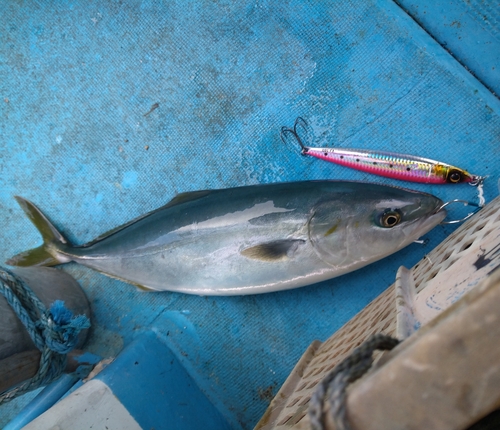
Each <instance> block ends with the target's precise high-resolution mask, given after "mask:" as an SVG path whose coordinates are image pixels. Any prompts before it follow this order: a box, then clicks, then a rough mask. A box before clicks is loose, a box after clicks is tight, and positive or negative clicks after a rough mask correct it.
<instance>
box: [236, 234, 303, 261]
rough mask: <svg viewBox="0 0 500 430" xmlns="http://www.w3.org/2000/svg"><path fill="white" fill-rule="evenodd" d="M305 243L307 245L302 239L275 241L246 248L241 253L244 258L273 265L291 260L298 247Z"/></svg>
mask: <svg viewBox="0 0 500 430" xmlns="http://www.w3.org/2000/svg"><path fill="white" fill-rule="evenodd" d="M303 243H305V240H302V239H284V240H275V241H272V242H266V243H260V244H258V245H255V246H251V247H249V248H245V249H244V250H242V251H241V252H240V253H241V255H243V256H244V257H247V258H250V259H252V260H260V261H266V262H269V263H271V262H274V261H283V260H286V259H288V258H290V256H291V255H292V254H293V253H294V252H295V251H296V250H297V247H298V246H299V245H301V244H303Z"/></svg>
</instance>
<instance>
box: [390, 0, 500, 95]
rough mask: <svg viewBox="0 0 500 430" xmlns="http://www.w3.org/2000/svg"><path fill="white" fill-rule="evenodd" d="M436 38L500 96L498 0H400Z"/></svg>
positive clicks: (499, 18)
mask: <svg viewBox="0 0 500 430" xmlns="http://www.w3.org/2000/svg"><path fill="white" fill-rule="evenodd" d="M396 2H397V3H398V4H400V5H401V7H402V8H403V9H404V10H405V11H407V12H408V13H409V14H410V16H411V17H412V18H413V19H415V20H416V21H417V22H418V23H419V24H420V25H421V26H422V27H423V28H425V29H426V30H427V31H428V32H429V34H430V35H432V37H434V38H435V39H436V40H437V41H438V42H439V43H440V44H441V45H442V46H443V47H444V48H445V49H446V50H447V51H448V52H450V53H451V54H452V55H453V56H454V57H455V58H456V59H457V60H458V61H460V62H461V63H462V64H463V65H464V66H465V67H467V68H468V69H469V70H470V71H471V72H472V73H474V75H475V76H476V77H477V78H478V79H479V80H480V81H481V82H482V83H483V84H484V85H486V86H487V87H488V88H490V89H491V90H492V91H494V92H495V93H496V94H497V97H498V95H500V6H499V4H498V1H497V0H465V1H448V0H397V1H396Z"/></svg>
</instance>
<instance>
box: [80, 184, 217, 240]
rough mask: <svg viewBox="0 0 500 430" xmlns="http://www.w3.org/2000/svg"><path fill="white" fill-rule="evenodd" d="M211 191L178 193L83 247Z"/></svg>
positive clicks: (199, 197)
mask: <svg viewBox="0 0 500 430" xmlns="http://www.w3.org/2000/svg"><path fill="white" fill-rule="evenodd" d="M211 192H212V190H203V191H188V192H185V193H180V194H177V195H176V196H175V197H174V198H173V199H172V200H170V201H169V202H168V203H167V204H166V205H164V206H161V207H159V208H158V209H155V210H152V211H150V212H147V213H145V214H143V215H140V216H138V217H137V218H134V219H133V220H131V221H128V222H127V223H125V224H122V225H120V226H118V227H115V228H113V229H111V230H108V231H107V232H105V233H103V234H101V235H99V236H98V237H96V238H95V239H94V240H92V241H91V242H88V243H86V244H84V245H82V246H81V247H82V248H87V247H89V246H92V245H94V244H96V243H97V242H100V241H101V240H104V239H106V238H107V237H109V236H111V235H113V234H115V233H118V232H119V231H121V230H123V229H124V228H127V227H129V226H131V225H132V224H135V223H136V222H138V221H140V220H141V219H144V218H146V217H148V216H150V215H153V214H154V213H156V212H159V211H161V210H163V209H167V208H169V207H172V206H176V205H180V204H182V203H187V202H190V201H194V200H198V199H201V198H202V197H205V196H206V195H208V194H210V193H211Z"/></svg>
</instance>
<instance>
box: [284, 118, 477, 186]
mask: <svg viewBox="0 0 500 430" xmlns="http://www.w3.org/2000/svg"><path fill="white" fill-rule="evenodd" d="M297 126H303V127H304V126H305V121H304V120H303V119H302V118H297V120H296V121H295V125H294V128H293V130H292V129H289V128H286V127H283V128H282V129H281V137H282V139H283V140H285V139H284V136H285V134H287V133H290V134H292V135H293V136H294V137H295V139H297V141H298V143H299V144H300V146H301V148H302V154H303V155H310V156H312V157H316V158H321V159H322V160H326V161H330V162H331V163H335V164H339V165H341V166H346V167H351V168H353V169H357V170H361V171H363V172H368V173H372V174H374V175H379V176H385V177H387V178H392V179H399V180H403V181H411V182H420V183H426V184H457V183H461V182H467V183H469V184H471V185H479V184H480V183H481V182H482V181H483V179H484V178H483V177H482V176H476V175H471V174H470V173H469V172H467V171H466V170H463V169H460V168H458V167H455V166H452V165H450V164H446V163H442V162H440V161H435V160H431V159H428V158H422V157H417V156H414V155H407V154H397V153H393V152H384V151H371V150H368V149H348V148H313V147H309V146H305V145H304V144H303V143H302V141H301V139H300V137H299V136H298V134H297Z"/></svg>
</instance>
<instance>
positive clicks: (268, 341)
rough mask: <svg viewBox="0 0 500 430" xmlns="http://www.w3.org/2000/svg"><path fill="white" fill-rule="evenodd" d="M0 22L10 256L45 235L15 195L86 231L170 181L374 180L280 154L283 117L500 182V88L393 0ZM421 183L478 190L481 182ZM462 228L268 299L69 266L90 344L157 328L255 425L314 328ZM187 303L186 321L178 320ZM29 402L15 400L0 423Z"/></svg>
mask: <svg viewBox="0 0 500 430" xmlns="http://www.w3.org/2000/svg"><path fill="white" fill-rule="evenodd" d="M0 15H1V16H2V19H1V20H0V34H1V38H2V39H1V41H2V43H0V57H1V58H2V61H1V62H0V216H1V217H2V226H3V228H2V230H1V233H0V237H1V243H2V248H1V250H0V260H1V261H4V260H5V259H7V258H9V257H11V256H12V255H14V254H16V253H18V252H21V251H23V250H25V249H29V248H32V247H34V246H37V245H39V235H38V233H37V231H36V230H35V228H33V227H32V226H31V225H30V223H29V221H28V220H27V219H25V218H24V215H23V214H22V213H21V211H20V210H19V209H18V206H17V204H16V202H15V200H14V199H13V198H12V196H13V195H15V194H18V195H22V196H24V197H26V198H28V199H30V200H33V201H36V202H42V200H43V209H44V211H46V212H47V215H48V216H49V217H50V218H51V219H52V220H53V221H54V222H55V223H56V225H57V227H59V228H60V227H64V229H65V230H64V231H63V233H66V234H68V236H69V237H68V238H69V239H70V240H72V241H78V243H83V242H86V241H88V240H91V239H92V238H93V237H96V236H97V235H99V234H101V233H103V232H104V231H106V230H108V229H110V228H112V227H114V226H116V225H120V224H122V223H123V222H125V221H127V220H129V219H131V218H133V217H135V216H138V215H140V214H142V213H144V212H146V211H148V210H152V209H154V208H156V207H159V206H161V205H162V204H165V203H166V202H167V201H168V200H170V199H171V198H172V197H173V196H174V194H175V193H176V192H182V191H190V190H196V189H207V188H224V187H231V186H239V185H248V184H255V183H266V182H278V181H293V180H304V179H327V178H329V179H353V180H373V179H374V178H373V177H371V176H369V175H368V174H365V173H362V172H356V171H352V170H351V169H346V168H342V167H338V166H333V165H330V164H328V163H318V162H317V160H307V159H304V158H303V157H301V156H299V155H298V154H297V151H296V148H295V147H286V146H284V145H283V143H282V142H281V140H280V138H279V130H280V127H281V126H282V125H290V124H292V123H293V121H294V120H295V118H296V117H297V116H298V115H300V116H303V117H304V118H305V119H307V120H308V122H309V124H311V126H312V133H311V138H312V142H311V143H314V144H315V146H323V145H325V146H328V145H331V144H332V143H336V144H337V145H340V146H343V147H362V148H373V149H383V150H388V151H393V152H400V153H407V154H416V155H421V156H427V157H431V158H434V159H438V160H443V161H445V162H447V163H450V164H453V165H459V166H463V167H464V168H465V169H467V170H469V171H472V172H474V173H476V174H479V175H483V174H484V175H490V178H489V179H488V180H487V181H486V184H485V194H486V197H487V199H491V198H492V197H493V196H496V195H497V193H498V189H497V178H498V177H499V176H500V171H499V169H500V163H499V153H500V145H499V144H498V130H499V129H500V117H499V114H500V104H499V102H498V99H497V98H495V96H493V95H492V94H491V93H490V92H488V90H487V89H486V88H485V87H484V86H483V85H482V84H481V83H480V82H478V81H477V80H476V79H475V78H474V77H473V76H471V74H470V73H469V72H467V71H466V70H465V69H464V68H463V67H462V66H461V65H460V64H459V63H457V62H456V61H455V60H454V59H453V58H452V57H451V56H450V55H449V53H448V52H446V51H445V50H444V49H443V48H442V47H441V46H440V45H439V44H438V43H437V42H435V41H434V40H432V38H431V37H430V36H429V35H428V33H426V32H425V31H424V30H422V29H421V28H420V27H419V26H418V25H417V24H416V23H415V22H414V21H412V20H411V18H410V17H409V16H408V15H406V14H405V13H403V12H402V10H401V8H399V7H398V6H396V5H395V4H393V3H392V2H390V1H384V0H368V1H367V0H349V1H342V2H341V1H336V2H330V1H317V2H306V1H298V0H296V1H295V0H293V1H292V0H290V1H288V0H286V1H280V2H276V1H258V2H256V1H248V2H243V1H240V2H225V1H221V2H212V1H204V0H201V1H199V0H197V1H188V2H186V1H183V0H179V1H169V2H159V1H139V0H135V1H130V2H119V1H116V2H115V1H113V2H111V1H110V2H92V1H90V2H89V1H76V0H73V1H69V2H65V3H64V5H61V3H57V5H56V2H51V1H45V2H37V1H34V0H28V1H25V2H1V4H0ZM155 103H159V107H158V108H157V109H155V110H154V111H152V112H151V113H150V114H149V115H147V116H144V114H146V113H147V112H148V111H149V110H150V109H151V107H152V106H153V105H154V104H155ZM146 146H148V149H147V150H146V149H145V147H146ZM127 172H129V173H127ZM130 172H135V173H136V174H137V176H136V177H135V175H134V174H133V173H130ZM380 182H383V183H391V184H399V185H400V184H401V183H399V182H395V181H391V180H389V179H387V180H385V179H381V180H380ZM412 188H415V189H419V190H423V191H427V192H430V193H432V194H434V195H436V196H438V197H440V198H441V199H443V200H445V201H446V200H449V199H452V198H464V199H474V196H475V190H474V189H472V188H471V187H469V186H467V185H464V186H460V187H458V188H457V187H455V186H454V187H447V186H426V185H418V186H417V185H415V186H412ZM454 228H456V226H442V227H438V228H436V229H434V230H433V231H432V234H429V235H428V238H429V239H430V242H429V244H428V245H427V246H425V247H422V246H420V245H411V246H410V247H408V248H406V249H404V250H402V251H400V252H399V253H398V254H397V257H396V256H393V257H391V258H390V259H385V260H382V261H380V262H378V263H377V264H375V265H372V266H371V267H367V268H364V269H361V270H359V271H357V272H354V273H352V274H349V275H346V276H343V277H341V278H337V279H335V280H333V281H331V282H324V283H321V284H318V285H315V286H313V287H307V288H303V289H298V290H294V291H285V292H280V293H272V294H267V295H261V296H258V297H256V296H248V297H217V298H199V297H193V296H188V295H182V294H175V293H158V294H157V293H153V294H141V293H139V292H136V291H135V290H134V289H133V288H130V286H129V285H126V284H124V283H121V282H119V281H115V280H112V279H108V278H106V277H104V276H102V275H99V274H97V273H95V272H93V271H92V270H90V269H86V268H84V267H81V266H77V265H73V264H71V265H67V266H65V267H64V270H67V271H68V272H69V273H71V274H72V275H73V276H74V277H75V278H76V279H78V280H79V281H80V283H81V284H82V286H83V288H84V289H85V291H86V293H87V295H88V297H89V299H90V301H91V305H92V309H93V311H94V321H93V327H94V331H93V333H94V335H93V338H92V339H91V340H90V343H89V350H90V351H92V352H94V353H97V354H99V355H101V356H103V357H107V356H109V355H111V354H114V353H116V352H117V351H119V350H120V349H121V348H122V346H123V345H124V344H125V345H127V344H129V343H130V342H131V340H133V339H134V338H135V336H136V335H137V333H138V330H139V329H141V328H143V327H149V326H151V324H154V322H155V320H156V321H157V322H158V325H156V326H155V327H156V330H157V332H158V333H159V334H158V335H160V334H161V335H162V336H165V337H168V339H169V342H171V344H170V345H171V347H172V350H173V352H174V354H175V355H176V356H177V357H178V359H179V360H180V362H181V363H182V364H183V366H185V368H186V369H188V371H189V374H190V375H191V376H192V377H193V379H194V380H195V381H196V383H197V384H198V385H200V386H202V387H203V391H204V392H205V393H206V394H207V396H208V397H209V398H210V400H212V401H214V402H219V403H218V404H219V405H222V406H221V407H220V408H219V410H223V411H225V412H224V413H225V414H226V415H225V416H226V418H227V420H228V421H229V422H231V423H238V424H234V426H235V427H238V426H239V427H240V428H251V427H252V426H253V425H254V424H255V423H256V422H257V420H258V419H259V418H260V416H261V415H262V413H263V412H264V410H265V408H266V406H267V404H268V403H269V400H270V399H269V398H268V397H266V396H265V395H264V393H267V392H269V391H272V392H273V393H276V391H277V389H278V388H279V386H280V385H281V384H282V383H283V381H284V380H285V378H286V376H287V375H288V373H289V372H290V370H291V369H292V367H293V365H294V364H295V362H296V361H297V360H298V358H299V357H300V356H301V354H302V353H303V351H304V350H305V349H306V347H307V346H308V345H309V343H310V342H311V341H312V340H313V339H316V338H319V339H326V338H327V337H328V336H329V335H330V334H331V333H332V332H334V331H335V330H336V329H338V328H339V327H340V326H341V325H342V324H343V323H344V322H346V321H347V320H348V319H349V318H351V317H352V316H353V315H354V314H355V313H356V312H357V311H359V310H360V309H361V308H362V307H363V306H365V305H366V304H367V303H368V302H369V301H370V300H371V299H373V298H374V297H376V296H377V295H378V294H379V293H380V292H381V291H383V290H384V289H385V288H386V287H387V286H388V285H390V284H391V283H392V282H393V281H394V277H395V273H396V270H397V268H398V267H399V266H400V265H405V266H407V267H410V266H411V265H413V264H414V263H416V262H417V261H418V260H419V259H420V258H422V256H423V255H424V254H425V253H426V252H428V251H429V250H430V249H432V248H433V247H434V246H435V245H436V244H438V243H439V242H440V241H441V240H442V239H443V238H444V237H445V236H446V235H448V234H450V233H451V232H452V231H453V230H454ZM180 311H189V312H190V313H187V314H183V316H184V317H185V318H186V319H187V320H189V322H190V323H191V325H190V326H189V327H190V328H189V330H188V329H183V327H184V326H183V325H182V323H181V322H180V319H179V318H178V317H177V315H178V314H175V313H174V314H172V313H169V312H180ZM163 312H165V315H164V316H163ZM172 319H173V320H175V322H172ZM186 327H188V326H187V325H186ZM193 331H194V332H195V333H196V335H197V339H198V341H196V340H195V337H193V335H192V333H193ZM167 333H168V336H167ZM269 387H271V390H267V389H268V388H269ZM18 405H19V404H9V405H7V406H5V407H2V409H1V410H0V412H1V413H0V426H1V425H3V424H4V421H2V420H5V419H8V417H9V416H13V414H12V413H11V411H12V410H14V409H16V408H18V407H19V406H18ZM9 414H10V415H9Z"/></svg>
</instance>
